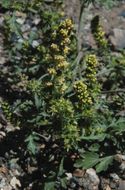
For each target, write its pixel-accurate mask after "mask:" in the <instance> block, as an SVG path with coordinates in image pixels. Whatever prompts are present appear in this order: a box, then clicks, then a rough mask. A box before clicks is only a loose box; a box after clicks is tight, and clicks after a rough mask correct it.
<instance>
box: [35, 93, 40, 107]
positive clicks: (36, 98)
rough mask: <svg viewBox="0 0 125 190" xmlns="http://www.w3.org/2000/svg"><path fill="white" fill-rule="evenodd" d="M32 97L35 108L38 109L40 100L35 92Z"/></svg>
mask: <svg viewBox="0 0 125 190" xmlns="http://www.w3.org/2000/svg"><path fill="white" fill-rule="evenodd" d="M34 99H35V105H36V108H37V109H39V108H40V107H41V100H40V98H39V96H38V95H37V94H36V93H35V96H34Z"/></svg>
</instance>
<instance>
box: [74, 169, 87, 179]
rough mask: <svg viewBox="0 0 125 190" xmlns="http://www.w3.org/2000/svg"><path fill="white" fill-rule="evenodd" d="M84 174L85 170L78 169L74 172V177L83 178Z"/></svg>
mask: <svg viewBox="0 0 125 190" xmlns="http://www.w3.org/2000/svg"><path fill="white" fill-rule="evenodd" d="M84 174H85V170H80V169H76V170H75V171H74V172H73V176H75V177H83V176H84Z"/></svg>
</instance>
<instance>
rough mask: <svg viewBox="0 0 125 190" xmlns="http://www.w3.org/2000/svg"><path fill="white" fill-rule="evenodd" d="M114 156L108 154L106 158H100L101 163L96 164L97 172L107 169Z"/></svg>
mask: <svg viewBox="0 0 125 190" xmlns="http://www.w3.org/2000/svg"><path fill="white" fill-rule="evenodd" d="M113 158H114V157H113V156H106V157H104V158H100V163H99V164H97V166H96V172H98V173H99V172H101V171H106V170H107V169H108V166H109V165H111V164H112V162H113Z"/></svg>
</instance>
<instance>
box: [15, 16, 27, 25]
mask: <svg viewBox="0 0 125 190" xmlns="http://www.w3.org/2000/svg"><path fill="white" fill-rule="evenodd" d="M16 22H17V23H18V24H21V25H22V24H24V22H25V19H24V18H17V19H16Z"/></svg>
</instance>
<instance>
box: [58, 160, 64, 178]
mask: <svg viewBox="0 0 125 190" xmlns="http://www.w3.org/2000/svg"><path fill="white" fill-rule="evenodd" d="M63 163H64V158H62V160H61V163H60V166H59V172H58V176H62V175H63V174H64V168H63Z"/></svg>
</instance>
